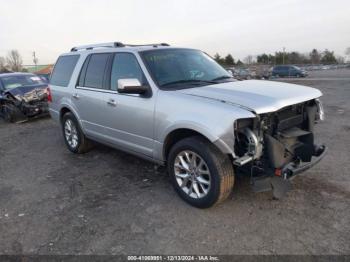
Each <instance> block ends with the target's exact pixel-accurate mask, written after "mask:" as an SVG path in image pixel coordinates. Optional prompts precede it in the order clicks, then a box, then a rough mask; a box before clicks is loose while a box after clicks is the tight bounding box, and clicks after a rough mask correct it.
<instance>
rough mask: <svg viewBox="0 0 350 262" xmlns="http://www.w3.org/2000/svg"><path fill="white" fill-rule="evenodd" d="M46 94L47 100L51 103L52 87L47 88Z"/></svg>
mask: <svg viewBox="0 0 350 262" xmlns="http://www.w3.org/2000/svg"><path fill="white" fill-rule="evenodd" d="M46 94H47V102H49V103H51V102H52V95H51V90H50V87H47V88H46Z"/></svg>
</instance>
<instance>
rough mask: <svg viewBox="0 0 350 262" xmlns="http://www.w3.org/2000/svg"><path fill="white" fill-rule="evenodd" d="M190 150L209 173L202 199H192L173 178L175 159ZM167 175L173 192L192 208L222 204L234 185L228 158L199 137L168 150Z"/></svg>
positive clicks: (191, 138)
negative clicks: (203, 163)
mask: <svg viewBox="0 0 350 262" xmlns="http://www.w3.org/2000/svg"><path fill="white" fill-rule="evenodd" d="M184 150H190V151H192V152H194V153H196V154H197V155H199V156H200V157H201V158H202V159H203V160H204V161H205V162H206V165H207V167H208V169H209V171H210V176H211V185H210V189H209V191H208V193H207V195H205V196H204V197H202V198H192V197H190V196H189V195H188V194H186V193H185V192H184V191H183V190H182V188H181V187H180V186H179V184H178V182H177V180H176V177H175V170H174V165H175V159H176V157H177V155H178V154H179V153H180V152H182V151H184ZM167 163H168V165H167V168H168V173H169V175H170V179H171V182H172V184H173V187H174V189H175V191H176V192H177V193H178V194H179V196H180V197H181V198H182V199H183V200H185V201H186V202H187V203H189V204H190V205H192V206H195V207H198V208H209V207H211V206H214V205H217V204H219V203H221V202H223V201H224V200H225V199H226V198H227V197H228V196H229V195H230V193H231V192H232V188H233V185H234V178H235V177H234V171H233V166H232V162H231V160H230V158H229V157H228V156H227V155H225V154H223V153H221V152H220V151H219V149H218V148H217V147H216V146H214V145H213V144H212V143H210V142H209V141H207V140H206V139H204V138H202V137H200V136H193V137H189V138H185V139H183V140H181V141H179V142H178V143H176V144H175V145H174V146H173V147H172V148H171V150H170V153H169V156H168V162H167Z"/></svg>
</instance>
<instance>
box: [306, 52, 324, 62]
mask: <svg viewBox="0 0 350 262" xmlns="http://www.w3.org/2000/svg"><path fill="white" fill-rule="evenodd" d="M309 56H310V62H311V63H312V64H319V63H320V61H321V55H320V53H319V52H318V51H317V49H312V51H311V53H310V55H309Z"/></svg>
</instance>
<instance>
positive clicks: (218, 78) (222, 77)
mask: <svg viewBox="0 0 350 262" xmlns="http://www.w3.org/2000/svg"><path fill="white" fill-rule="evenodd" d="M229 78H233V77H232V76H219V77H217V78H214V79H212V80H210V81H218V80H224V79H229Z"/></svg>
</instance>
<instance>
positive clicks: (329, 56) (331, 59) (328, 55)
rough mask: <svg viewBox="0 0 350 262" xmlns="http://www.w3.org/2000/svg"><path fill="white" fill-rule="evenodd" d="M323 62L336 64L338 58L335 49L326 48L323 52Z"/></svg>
mask: <svg viewBox="0 0 350 262" xmlns="http://www.w3.org/2000/svg"><path fill="white" fill-rule="evenodd" d="M321 63H323V64H336V63H337V59H336V58H335V56H334V52H333V51H329V50H328V49H326V50H324V52H323V53H322V58H321Z"/></svg>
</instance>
